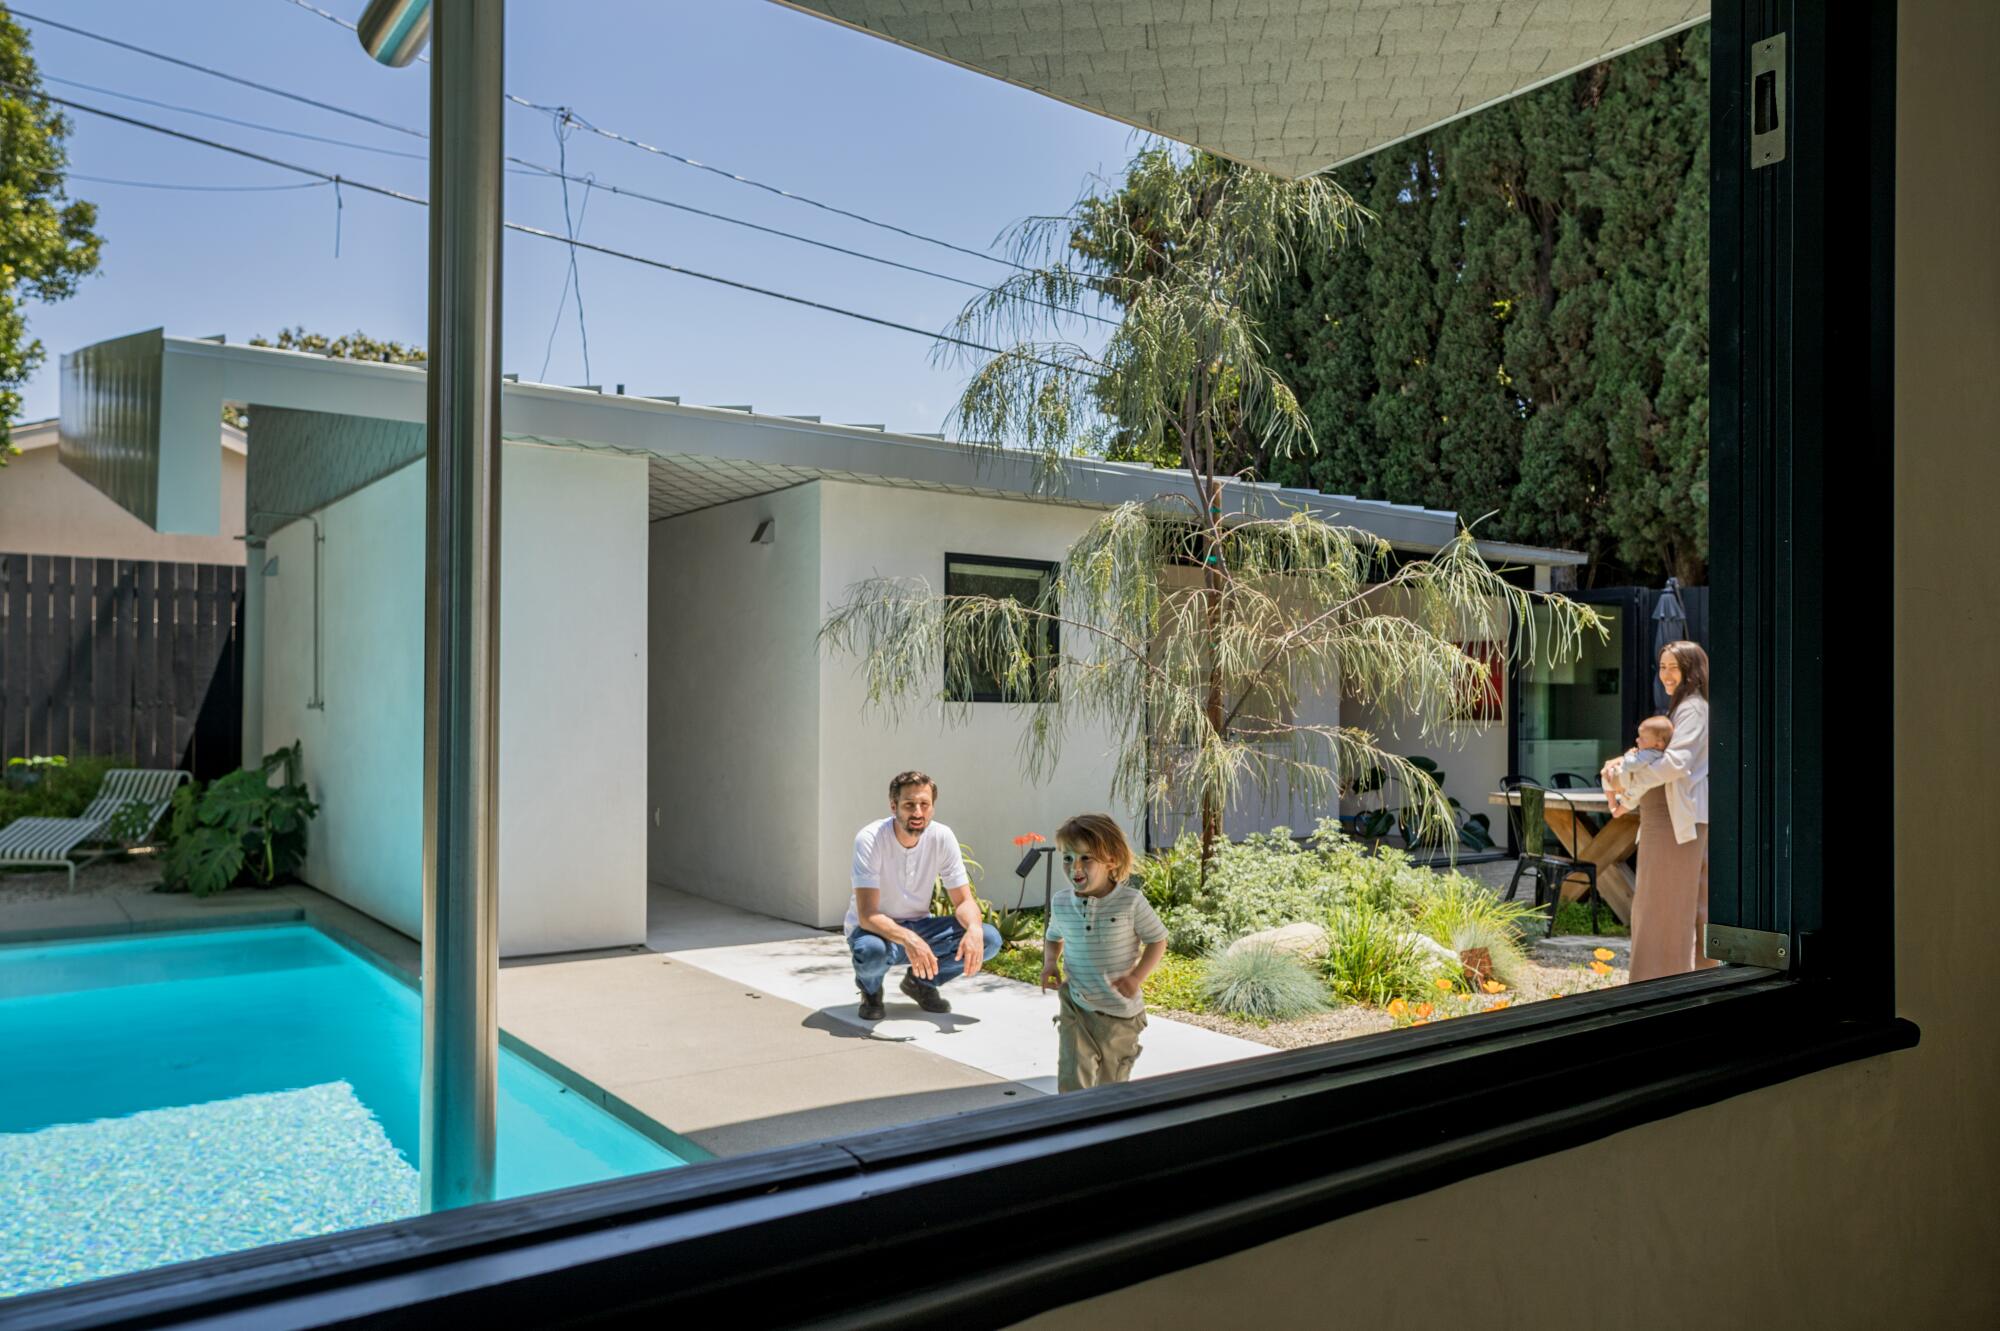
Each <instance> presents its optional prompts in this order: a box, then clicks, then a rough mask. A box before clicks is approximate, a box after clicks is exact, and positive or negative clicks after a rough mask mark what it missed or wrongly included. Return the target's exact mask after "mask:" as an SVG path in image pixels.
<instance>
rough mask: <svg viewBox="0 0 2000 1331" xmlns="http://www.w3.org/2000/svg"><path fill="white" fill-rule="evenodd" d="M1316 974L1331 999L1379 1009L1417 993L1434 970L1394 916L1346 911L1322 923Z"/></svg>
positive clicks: (1363, 910)
mask: <svg viewBox="0 0 2000 1331" xmlns="http://www.w3.org/2000/svg"><path fill="white" fill-rule="evenodd" d="M1320 969H1321V971H1322V972H1323V973H1324V974H1325V975H1326V984H1327V988H1328V989H1329V990H1331V991H1332V993H1333V996H1334V997H1335V998H1336V999H1339V1000H1340V1001H1341V1002H1344V1003H1371V1004H1374V1005H1375V1006H1377V1007H1380V1006H1382V1005H1384V1004H1386V1003H1388V1001H1389V1000H1390V999H1392V998H1407V997H1409V996H1411V995H1413V994H1419V993H1421V992H1422V991H1423V990H1424V989H1425V988H1426V987H1427V986H1428V985H1429V984H1430V981H1431V978H1432V977H1431V972H1432V971H1433V970H1434V969H1435V967H1434V966H1432V965H1431V962H1430V958H1429V956H1428V954H1426V953H1425V951H1424V949H1423V947H1422V945H1421V944H1419V943H1418V942H1416V940H1414V939H1413V938H1411V937H1410V936H1409V934H1408V933H1407V932H1406V930H1405V926H1404V925H1403V923H1402V921H1401V920H1400V919H1398V918H1397V916H1396V915H1394V914H1392V913H1390V912H1386V911H1379V910H1370V909H1368V908H1367V907H1365V906H1347V907H1343V908H1341V909H1340V910H1338V911H1335V912H1334V914H1333V915H1332V916H1331V917H1330V918H1329V919H1328V920H1327V952H1326V956H1325V958H1324V959H1323V960H1322V961H1321V962H1320Z"/></svg>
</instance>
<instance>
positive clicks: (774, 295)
mask: <svg viewBox="0 0 2000 1331" xmlns="http://www.w3.org/2000/svg"><path fill="white" fill-rule="evenodd" d="M15 12H17V13H18V12H19V11H18V10H17V11H15ZM0 88H6V89H8V90H10V91H12V92H14V93H17V94H19V95H21V96H33V95H39V96H40V97H41V98H42V99H43V100H44V101H49V102H54V103H55V104H56V105H58V106H66V107H68V108H70V109H71V110H73V111H83V112H86V113H88V114H90V115H95V116H102V117H103V118H105V119H106V120H115V121H118V122H119V123H121V124H125V125H131V126H133V127H134V128H136V129H144V130H150V131H151V132H153V133H155V134H164V135H166V136H168V137H169V138H175V139H180V140H182V141H184V142H187V143H193V144H199V145H200V146H202V147H204V148H213V149H215V150H216V151H217V152H225V153H229V154H231V155H233V156H236V157H243V158H248V159H249V160H250V161H253V162H262V163H264V164H265V165H267V166H275V167H277V168H278V169H279V170H282V171H292V172H296V173H297V174H299V175H302V176H311V177H313V178H314V179H315V180H319V181H324V182H326V183H328V184H336V185H341V186H344V187H346V188H348V189H358V190H362V191H364V192H366V193H369V194H379V195H381V196H382V197H383V198H386V199H396V200H399V201H400V202H403V203H413V204H416V205H417V206H418V207H420V208H427V207H429V206H430V204H429V201H428V200H426V199H421V198H418V197H417V196H416V195H414V194H405V193H403V192H402V191H401V190H395V189H390V188H388V187H387V186H385V185H373V184H369V183H368V182H366V181H361V180H355V179H354V178H352V177H351V176H342V175H336V174H334V173H333V172H330V171H320V170H317V169H315V168H313V167H309V166H300V165H298V164H297V163H296V162H287V161H284V160H282V159H281V158H277V157H271V156H267V155H266V154H264V153H260V152H254V151H252V150H251V149H248V148H239V147H237V146H235V145H234V144H228V143H220V142H217V141H216V140H214V139H205V138H203V137H201V136H200V135H199V134H190V133H188V132H187V131H185V130H179V129H172V128H169V127H168V126H165V125H155V124H153V123H152V122H150V121H145V120H139V119H136V118H134V117H132V116H128V115H121V114H120V113H118V112H116V111H106V110H104V109H103V108H102V107H96V106H87V105H85V104H84V103H82V102H78V101H74V100H72V99H70V98H67V97H57V96H55V95H53V94H51V93H46V92H44V93H40V94H36V93H35V92H34V90H33V89H30V88H26V87H23V86H22V85H20V84H18V83H14V82H11V81H9V80H6V79H0ZM501 226H503V227H504V228H506V229H507V230H509V231H514V232H518V233H520V234H521V235H524V236H537V237H540V238H541V239H543V240H552V241H555V242H556V243H557V244H561V245H570V246H574V247H575V248H577V249H584V250H589V251H591V252H592V253H594V254H603V255H606V256H608V257H610V258H614V259H624V260H626V261H627V262H630V263H637V264H644V265H645V266H646V267H648V268H658V269H660V270H661V271H663V272H669V273H678V274H680V275H681V276H683V277H692V278H696V279H698V280H700V281H703V282H711V283H714V284H715V285H717V286H725V287H730V288H732V289H734V290H737V291H747V292H750V293H751V294H753V295H758V296H767V297H769V298H770V299H772V300H781V301H784V302H786V303H787V304H791V305H802V306H804V307H806V308H807V309H813V310H823V311H825V312H826V313H828V314H838V315H841V316H843V317H845V318H849V319H857V320H859V321H861V322H862V323H868V324H874V325H875V326H877V327H879V328H891V329H894V330H896V331H898V332H903V333H914V334H915V335H916V336H918V337H921V338H926V339H928V340H930V341H932V342H934V343H935V342H943V343H945V344H947V345H950V346H956V347H963V348H965V349H966V350H968V351H981V352H985V353H986V354H988V355H991V356H1011V357H1014V358H1016V359H1024V360H1026V361H1028V362H1029V363H1031V364H1036V365H1041V366H1045V367H1047V368H1049V369H1052V370H1060V371H1063V372H1065V373H1077V374H1089V375H1091V377H1093V378H1099V377H1102V376H1101V375H1099V374H1097V373H1096V372H1094V371H1090V370H1079V369H1078V368H1077V367H1076V366H1073V365H1063V364H1061V363H1059V362H1057V361H1051V360H1045V359H1043V358H1042V357H1039V356H1023V355H1021V353H1019V352H1018V351H1006V350H1002V349H1001V348H999V347H994V346H988V345H987V344H986V343H984V342H974V341H972V340H971V339H969V338H963V337H954V336H952V335H951V334H949V333H939V332H933V331H931V330H930V329H927V328H919V327H917V326H916V325H914V324H906V323H899V322H897V321H896V320H894V319H885V318H882V317H881V316H879V315H874V314H863V313H861V312H860V311H858V310H850V309H846V308H844V307H842V306H839V305H829V304H826V303H825V302H823V301H817V300H810V299H808V298H807V297H804V296H794V295H792V294H791V293H789V292H785V291H774V290H772V289H771V288H769V287H760V286H755V285H752V284H751V283H748V282H739V281H737V280H736V279H734V278H730V277H718V276H717V275H716V274H714V273H705V272H702V271H701V270H699V269H695V268H684V267H682V266H681V265H679V264H675V263H668V262H667V261H666V260H664V259H654V258H650V257H648V256H646V255H643V254H633V253H630V252H629V251H626V250H619V249H613V248H612V247H610V246H608V245H593V244H591V243H590V242H589V241H585V240H572V239H570V238H568V237H565V236H562V235H559V234H557V233H556V232H554V231H545V230H543V229H542V228H541V227H535V226H526V225H524V224H522V223H520V222H507V221H503V222H502V223H501Z"/></svg>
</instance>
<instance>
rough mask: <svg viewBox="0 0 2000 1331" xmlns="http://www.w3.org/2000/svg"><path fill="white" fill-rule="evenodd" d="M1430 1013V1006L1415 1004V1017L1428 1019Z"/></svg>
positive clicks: (1427, 1004)
mask: <svg viewBox="0 0 2000 1331" xmlns="http://www.w3.org/2000/svg"><path fill="white" fill-rule="evenodd" d="M1431 1011H1432V1009H1431V1005H1430V1004H1429V1003H1419V1004H1417V1015H1418V1016H1419V1017H1428V1016H1430V1014H1431Z"/></svg>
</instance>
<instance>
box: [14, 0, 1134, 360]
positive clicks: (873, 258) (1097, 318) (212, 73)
mask: <svg viewBox="0 0 2000 1331" xmlns="http://www.w3.org/2000/svg"><path fill="white" fill-rule="evenodd" d="M294 3H298V7H299V8H301V9H305V10H308V11H310V12H312V13H315V14H319V15H322V16H323V17H327V18H330V19H332V20H333V21H334V22H336V23H340V24H341V26H343V27H349V28H351V27H352V26H353V25H351V24H348V23H346V22H345V21H344V20H342V19H340V18H339V17H338V16H335V15H330V14H327V13H326V11H325V10H321V9H318V8H317V7H315V6H313V5H310V4H305V3H301V2H300V0H294ZM14 12H15V13H16V14H19V15H20V16H21V17H23V18H27V19H32V20H34V21H35V22H38V23H49V24H51V25H52V26H54V27H58V28H62V29H64V30H65V31H68V32H73V33H76V34H77V35H78V36H82V37H87V38H90V39H92V40H95V41H102V42H107V43H109V44H111V45H113V46H117V47H120V48H122V49H124V50H128V51H132V52H135V53H137V54H139V55H148V56H154V57H156V58H158V59H161V60H167V61H170V62H172V63H173V64H176V65H181V66H183V67H185V68H188V69H192V70H195V71H197V72H198V73H202V74H206V75H208V76H209V77H211V78H216V79H221V80H223V81H224V82H227V83H236V84H240V85H242V86H244V87H247V88H252V89H255V90H256V91H258V92H262V93H267V94H269V95H271V96H274V97H282V98H285V99H287V100H290V101H295V102H299V103H301V104H302V105H306V106H310V107H313V108H315V109H317V110H321V111H330V112H332V113H334V114H336V115H344V116H348V117H350V118H352V119H355V120H358V121H361V122H362V123H364V124H369V125H374V126H377V127H379V128H383V129H390V130H394V131H395V132H396V133H398V134H406V135H409V136H410V137H412V138H416V139H428V138H429V137H430V136H429V135H428V134H426V133H425V132H424V131H422V130H420V129H415V128H412V127H411V126H408V125H399V124H397V123H395V122H394V121H390V120H384V119H382V118H380V117H378V116H372V115H368V114H365V113H363V112H360V111H354V110H351V109H350V108H347V107H343V106H337V105H335V104H333V103H331V102H322V101H318V100H316V99H314V98H310V97H305V96H302V95H300V94H297V93H294V92H291V91H290V90H288V89H284V88H276V87H272V86H271V85H269V84H264V83H258V82H255V81H254V80H250V79H245V78H241V77H239V76H238V75H235V74H232V73H230V72H229V71H227V70H221V69H214V68H211V67H209V66H207V65H200V64H196V63H194V62H193V61H188V60H182V59H180V58H178V57H176V56H169V55H163V54H161V53H159V52H157V51H149V50H146V49H145V48H143V47H138V46H133V45H131V44H129V43H126V42H121V41H118V40H117V39H115V38H111V37H105V36H103V35H102V34H99V33H94V32H90V31H88V30H86V29H83V28H76V27H72V26H70V25H69V24H65V23H58V22H56V21H55V20H53V19H42V18H37V17H36V16H35V15H34V14H31V13H28V12H27V11H26V10H20V9H16V10H15V11H14ZM48 77H49V79H50V81H51V82H56V83H66V84H71V85H72V86H75V87H80V88H89V89H90V90H91V91H92V92H101V93H106V94H108V95H109V96H113V97H119V98H124V99H126V100H128V101H135V102H141V103H144V104H146V105H149V106H156V107H159V108H161V109H162V110H168V111H178V112H182V113H185V114H187V115H194V116H203V117H206V118H208V119H211V120H219V121H222V122H224V123H227V124H231V125H240V126H243V127H244V128H247V129H263V130H268V132H270V133H275V134H285V135H289V136H291V137H294V138H301V139H310V140H313V141H315V142H321V143H328V144H333V145H336V146H339V147H347V148H357V149H360V150H361V151H363V152H374V153H382V154H385V155H387V156H391V157H409V158H414V159H418V160H422V158H423V154H421V153H405V152H400V151H398V150H396V149H393V148H378V147H374V146H371V145H368V144H361V143H354V142H351V141H348V140H344V139H334V138H327V137H325V136H322V135H314V134H308V133H305V132H304V131H299V130H285V129H275V128H272V127H269V126H264V125H258V124H255V123H254V122H251V121H245V120H238V119H234V118H232V117H229V116H225V115H220V114H218V113H215V112H211V111H201V110H197V109H195V108H193V107H187V106H180V105H176V104H174V103H171V102H162V101H155V100H153V99H150V98H146V97H139V96H137V95H135V94H131V93H122V92H118V91H116V90H115V89H109V88H99V87H95V86H93V85H91V84H86V83H78V82H76V81H75V80H72V79H59V78H55V77H54V76H48ZM508 100H509V101H511V102H514V103H515V104H517V105H520V106H524V107H528V108H530V109H532V110H536V111H541V112H543V113H545V114H548V115H550V116H551V117H553V118H555V119H556V120H557V122H558V124H559V125H568V124H574V125H578V126H581V127H582V128H584V129H588V130H590V131H591V132H593V133H596V134H605V135H608V136H609V137H612V138H617V139H619V140H620V141H629V142H631V143H633V144H634V145H635V146H637V147H640V148H644V149H645V150H646V151H648V152H657V153H660V154H661V155H664V156H667V157H671V158H673V159H674V160H676V161H686V162H687V163H688V164H689V165H693V166H697V167H700V169H702V170H704V171H711V172H717V173H719V174H723V175H728V174H729V173H727V172H722V171H720V169H719V168H716V167H711V166H707V165H705V164H703V163H700V162H695V161H693V159H691V158H681V157H680V156H679V155H678V154H675V153H671V152H667V151H666V150H665V149H655V148H652V147H651V146H650V145H647V144H643V143H639V142H638V141H637V140H625V139H624V136H621V135H611V134H609V132H608V131H605V130H600V129H598V128H597V127H596V126H594V125H591V124H589V123H588V122H587V121H585V120H583V119H582V118H581V117H579V116H577V115H575V113H574V112H572V111H570V110H569V109H568V108H566V107H542V106H538V105H536V104H535V103H533V102H530V101H527V100H525V99H524V98H520V97H514V96H512V95H511V94H510V95H509V97H508ZM506 160H507V161H508V162H511V163H513V164H514V165H516V166H518V167H521V168H523V170H525V171H527V172H534V173H538V174H540V175H544V176H547V177H549V178H550V179H553V180H559V181H562V182H563V183H564V184H565V185H573V184H588V185H590V187H592V188H594V189H601V190H605V191H607V192H609V193H612V194H618V195H622V196H624V197H625V198H629V199H637V200H639V201H641V202H643V203H650V204H653V205H654V206H656V207H660V208H672V209H675V210H676V211H679V212H684V213H690V214H692V215H694V216H697V217H706V218H708V219H710V220H712V221H717V222H724V223H727V224H729V225H731V226H740V227H743V228H745V229H746V230H750V231H756V232H760V233H762V234H764V235H768V236H776V237H778V238H780V239H783V240H789V241H792V242H794V243H796V244H800V245H810V246H812V247H814V248H815V249H822V250H826V251H828V252H830V253H833V254H841V255H845V256H847V257H849V258H853V259H860V260H862V261H863V262H866V263H873V264H879V265H881V266H883V267H886V268H895V269H899V270H900V271H903V272H906V273H915V274H917V275H918V276H921V277H929V278H934V279H936V280H938V281H941V282H950V283H952V284H954V285H956V286H962V287H965V288H967V289H969V290H973V291H985V290H987V287H986V285H985V284H984V283H981V282H975V281H973V280H971V279H970V278H964V277H957V276H954V275H953V274H950V273H941V272H938V271H937V270H936V269H932V268H924V267H921V266H919V265H917V264H911V263H904V262H902V261H901V260H898V259H891V258H887V257H885V256H883V255H879V254H870V253H868V252H867V251H865V250H857V249H852V248H849V247H848V246H845V245H837V244H834V243H833V242H832V241H826V240H819V239H816V238H814V237H812V236H804V235H800V234H798V233H797V232H793V231H787V230H784V229H783V228H782V227H774V226H766V225H764V224H763V223H761V222H752V221H750V220H749V219H748V218H742V217H735V216H732V215H731V214H729V213H720V212H715V211H712V210H710V209H707V208H698V207H696V206H694V205H693V204H689V203H681V202H679V201H678V200H675V199H667V198H662V197H660V196H659V195H655V194H648V193H646V192H645V191H643V190H636V189H628V188H626V187H624V186H620V185H616V184H610V183H607V182H603V181H598V180H596V179H594V178H592V179H589V180H587V181H586V180H585V179H584V178H582V177H578V176H574V175H570V174H569V173H568V172H567V171H566V170H563V169H558V168H554V167H550V166H547V165H545V164H543V163H540V162H533V161H529V160H528V159H526V158H523V157H517V156H514V155H512V154H509V155H508V156H507V158H506ZM514 174H520V173H519V172H516V173H514ZM729 178H730V179H734V180H743V183H746V184H752V185H757V188H759V189H766V190H771V191H773V192H775V193H779V194H786V191H783V190H779V189H777V188H776V187H775V186H768V185H761V184H758V182H756V181H750V180H745V179H744V178H743V177H738V176H730V177H729ZM786 197H788V198H796V199H798V200H799V201H800V202H804V203H811V204H813V206H814V207H819V208H827V209H829V210H830V211H834V212H843V210H841V209H838V208H832V206H831V205H827V204H820V203H817V202H815V201H814V200H811V199H807V198H804V196H802V195H790V194H786ZM845 215H847V216H851V217H857V218H860V220H862V221H872V219H869V218H863V217H861V215H860V214H858V213H846V214H845ZM875 224H876V225H880V226H883V227H886V228H887V229H889V230H892V231H899V232H902V233H903V234H905V235H911V236H915V237H916V238H917V239H919V240H930V241H933V243H936V244H940V245H944V246H946V247H947V248H950V249H962V248H963V247H961V246H956V245H952V244H951V243H950V242H949V241H939V240H936V239H935V238H934V237H927V236H923V235H920V234H919V233H917V232H912V231H904V229H903V228H900V227H896V226H893V225H891V224H889V223H875ZM964 252H965V253H968V254H974V255H978V257H980V258H986V259H992V258H994V256H992V255H986V254H979V252H978V251H977V250H965V251H964ZM996 262H1006V261H1001V260H996ZM1011 266H1013V267H1016V268H1021V265H1019V264H1013V265H1011ZM1023 271H1026V270H1025V269H1023ZM1028 299H1029V301H1030V303H1031V304H1034V305H1038V306H1040V307H1042V308H1043V309H1047V310H1050V311H1052V312H1054V313H1056V314H1061V315H1067V316H1070V317H1072V318H1078V319H1087V320H1089V321H1091V322H1093V323H1099V324H1104V325H1107V326H1116V325H1117V323H1118V320H1116V319H1112V318H1107V317H1105V316H1104V315H1101V314H1093V313H1090V312H1089V311H1086V310H1080V309H1071V308H1069V307H1067V306H1062V305H1053V304H1050V303H1049V302H1047V301H1041V300H1034V299H1032V298H1028Z"/></svg>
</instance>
